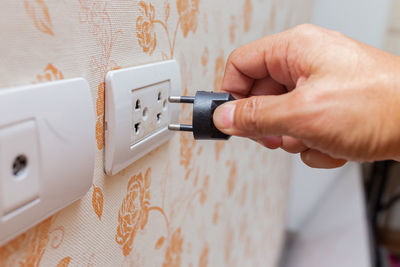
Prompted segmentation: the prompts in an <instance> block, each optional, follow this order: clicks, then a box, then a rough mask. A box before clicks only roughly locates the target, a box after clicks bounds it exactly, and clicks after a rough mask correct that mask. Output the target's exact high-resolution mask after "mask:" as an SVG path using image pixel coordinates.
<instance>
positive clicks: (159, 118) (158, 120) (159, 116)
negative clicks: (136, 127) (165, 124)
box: [157, 113, 161, 123]
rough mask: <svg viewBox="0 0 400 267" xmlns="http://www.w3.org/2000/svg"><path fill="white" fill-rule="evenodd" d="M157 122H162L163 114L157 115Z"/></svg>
mask: <svg viewBox="0 0 400 267" xmlns="http://www.w3.org/2000/svg"><path fill="white" fill-rule="evenodd" d="M157 122H158V123H160V122H161V113H157Z"/></svg>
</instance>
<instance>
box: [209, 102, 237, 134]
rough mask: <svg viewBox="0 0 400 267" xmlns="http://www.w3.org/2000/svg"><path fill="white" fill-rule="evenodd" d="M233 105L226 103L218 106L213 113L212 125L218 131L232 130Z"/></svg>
mask: <svg viewBox="0 0 400 267" xmlns="http://www.w3.org/2000/svg"><path fill="white" fill-rule="evenodd" d="M234 112H235V105H234V104H232V103H226V104H223V105H221V106H219V107H218V108H217V109H216V110H215V112H214V124H215V126H216V127H217V128H218V129H230V128H232V122H233V114H234Z"/></svg>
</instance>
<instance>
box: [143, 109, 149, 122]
mask: <svg viewBox="0 0 400 267" xmlns="http://www.w3.org/2000/svg"><path fill="white" fill-rule="evenodd" d="M147 111H148V110H147V108H144V109H143V113H142V115H143V119H144V120H146V119H147Z"/></svg>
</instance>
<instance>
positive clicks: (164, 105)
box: [162, 100, 167, 109]
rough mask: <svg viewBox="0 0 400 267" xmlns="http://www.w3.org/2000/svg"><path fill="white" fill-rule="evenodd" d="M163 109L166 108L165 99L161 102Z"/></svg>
mask: <svg viewBox="0 0 400 267" xmlns="http://www.w3.org/2000/svg"><path fill="white" fill-rule="evenodd" d="M162 106H163V109H166V108H167V100H164V102H163V103H162Z"/></svg>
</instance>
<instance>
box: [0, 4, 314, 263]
mask: <svg viewBox="0 0 400 267" xmlns="http://www.w3.org/2000/svg"><path fill="white" fill-rule="evenodd" d="M312 5H313V3H312V0H301V1H300V0H234V1H232V0H218V1H215V0H157V1H156V0H68V1H67V0H15V1H4V2H3V3H2V8H1V10H0V20H1V23H0V32H1V35H2V38H1V39H2V42H0V62H1V64H0V88H6V87H10V86H16V85H23V84H29V83H38V82H46V81H52V80H59V79H64V78H73V77H84V78H85V79H87V80H88V81H89V84H90V86H91V89H92V96H93V101H94V104H95V105H94V106H95V111H94V112H95V114H96V120H97V122H96V129H95V131H96V140H97V149H98V150H97V154H96V169H95V176H94V177H93V186H92V188H91V190H90V191H89V192H88V193H87V195H86V196H85V197H84V198H83V199H81V200H79V201H76V202H75V203H73V204H72V205H70V206H69V207H67V208H65V209H63V210H62V211H60V212H58V213H57V214H55V215H53V216H52V217H50V218H47V219H46V220H44V221H42V222H41V223H40V224H38V225H36V226H35V227H33V228H31V229H30V230H28V231H27V232H25V233H24V234H22V235H20V236H19V237H17V238H15V239H14V240H12V241H10V242H9V243H8V244H6V245H4V246H3V247H1V248H0V266H164V267H179V266H189V267H191V266H193V267H194V266H200V267H206V266H275V265H276V262H277V259H278V257H279V253H280V250H281V245H282V241H283V230H284V229H283V228H284V222H285V213H286V203H287V193H288V183H289V180H290V177H289V176H290V168H291V167H290V160H289V158H288V156H287V155H286V154H285V153H282V152H280V151H267V150H266V149H264V148H262V147H261V146H259V145H258V144H255V143H253V142H250V141H248V140H244V139H240V138H232V139H231V140H230V141H228V142H224V141H218V142H214V141H201V142H199V141H195V140H194V139H193V137H192V135H191V134H189V133H179V134H177V135H176V136H175V137H174V138H173V139H172V140H171V141H170V142H168V143H166V144H164V145H163V146H161V147H159V148H158V149H156V150H154V151H152V152H151V153H149V154H148V155H146V156H145V157H143V158H142V159H141V160H139V161H137V162H136V163H134V164H132V165H131V166H129V167H128V168H126V169H125V170H123V171H122V172H121V173H119V174H117V175H115V176H106V175H105V174H104V172H103V149H104V137H103V134H104V112H105V111H104V91H105V88H104V76H105V74H106V73H107V71H109V70H113V69H118V68H124V67H129V66H134V65H141V64H146V63H150V62H155V61H161V60H167V59H171V58H174V59H176V60H177V61H178V62H179V63H180V66H181V75H182V79H183V80H182V82H183V88H182V94H188V95H191V94H194V92H195V91H196V90H216V91H218V90H220V86H221V82H222V78H223V72H224V66H225V62H226V59H227V57H228V56H229V54H230V52H231V51H232V50H233V49H234V48H235V47H237V46H240V45H242V44H245V43H246V42H249V41H252V40H255V39H257V38H260V37H262V36H265V35H268V34H272V33H274V32H277V31H281V30H284V29H286V28H289V27H291V26H293V25H295V24H298V23H302V22H306V21H307V20H308V19H309V16H310V10H311V9H312ZM0 90H1V89H0ZM190 112H191V111H190V107H189V106H187V105H182V106H181V118H180V120H181V121H182V122H190V120H191V114H190Z"/></svg>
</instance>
